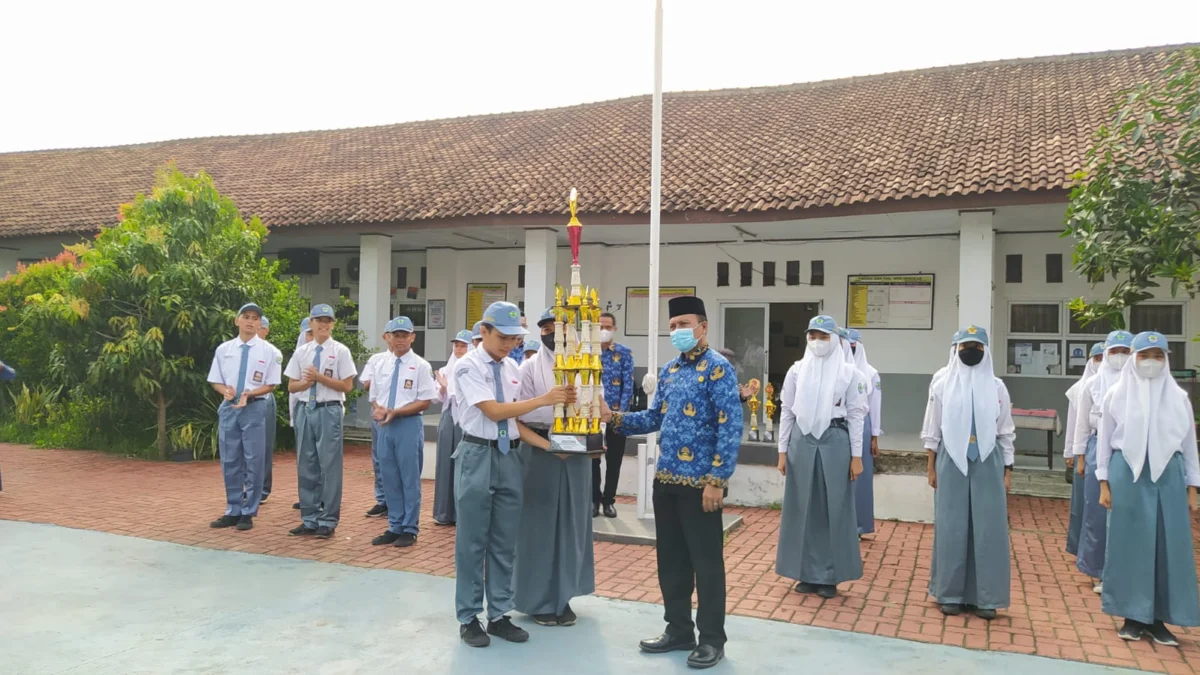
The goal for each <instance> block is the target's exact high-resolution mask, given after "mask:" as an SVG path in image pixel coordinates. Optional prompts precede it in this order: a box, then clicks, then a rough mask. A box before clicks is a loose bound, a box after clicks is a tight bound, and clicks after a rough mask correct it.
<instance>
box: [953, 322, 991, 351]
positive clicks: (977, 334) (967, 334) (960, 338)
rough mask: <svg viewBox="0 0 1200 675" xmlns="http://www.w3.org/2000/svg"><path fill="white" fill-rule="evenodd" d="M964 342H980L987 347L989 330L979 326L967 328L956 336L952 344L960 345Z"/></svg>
mask: <svg viewBox="0 0 1200 675" xmlns="http://www.w3.org/2000/svg"><path fill="white" fill-rule="evenodd" d="M964 342H978V343H979V344H981V345H983V346H984V347H986V346H987V344H988V333H987V329H986V328H980V327H979V326H967V327H966V328H964V329H962V330H960V331H958V332H957V333H955V334H954V341H953V342H952V343H951V344H956V345H960V344H962V343H964Z"/></svg>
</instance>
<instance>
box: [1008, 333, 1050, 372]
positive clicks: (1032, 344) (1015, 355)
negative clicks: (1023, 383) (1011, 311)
mask: <svg viewBox="0 0 1200 675" xmlns="http://www.w3.org/2000/svg"><path fill="white" fill-rule="evenodd" d="M1008 374H1009V375H1034V376H1037V377H1047V376H1051V375H1062V374H1063V343H1062V340H1031V339H1028V338H1013V339H1010V340H1009V341H1008Z"/></svg>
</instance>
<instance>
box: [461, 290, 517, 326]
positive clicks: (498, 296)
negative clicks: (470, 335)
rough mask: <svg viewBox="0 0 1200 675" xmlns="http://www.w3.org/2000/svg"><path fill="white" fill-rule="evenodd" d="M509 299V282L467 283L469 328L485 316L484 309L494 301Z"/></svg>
mask: <svg viewBox="0 0 1200 675" xmlns="http://www.w3.org/2000/svg"><path fill="white" fill-rule="evenodd" d="M507 299H508V284H467V325H466V326H465V328H467V329H468V330H469V329H470V328H471V327H472V326H474V325H475V322H477V321H479V320H480V319H482V318H483V310H485V309H487V308H488V306H489V305H491V304H492V303H493V302H502V301H504V300H507Z"/></svg>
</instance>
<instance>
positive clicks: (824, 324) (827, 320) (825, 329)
mask: <svg viewBox="0 0 1200 675" xmlns="http://www.w3.org/2000/svg"><path fill="white" fill-rule="evenodd" d="M808 330H815V331H820V332H822V333H825V334H826V335H833V334H834V333H836V332H837V330H838V327H837V322H836V321H834V320H833V317H832V316H825V315H824V314H822V315H821V316H814V317H813V318H812V319H810V320H809V322H808ZM805 332H808V331H805Z"/></svg>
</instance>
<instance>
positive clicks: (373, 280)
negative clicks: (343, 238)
mask: <svg viewBox="0 0 1200 675" xmlns="http://www.w3.org/2000/svg"><path fill="white" fill-rule="evenodd" d="M358 248H359V253H358V261H359V265H358V331H359V333H361V334H362V338H363V344H365V345H366V346H367V347H368V348H369V349H372V350H382V349H383V348H384V344H383V337H382V336H383V328H384V326H386V325H387V322H388V320H389V319H390V318H391V317H390V316H388V314H389V311H390V300H391V296H392V275H393V274H395V271H394V270H393V269H392V238H391V237H389V236H387V235H385V234H364V235H362V236H361V237H360V238H359V243H358Z"/></svg>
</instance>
